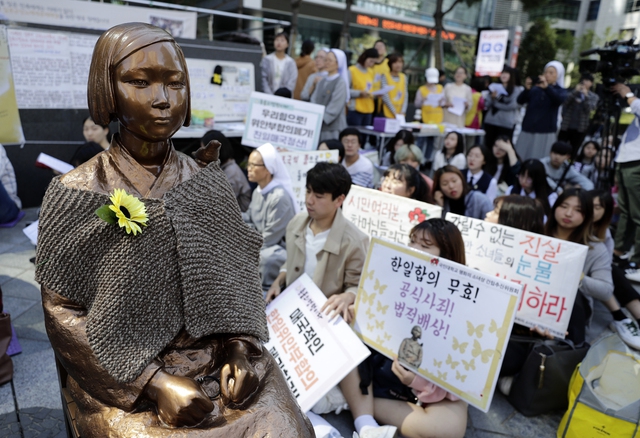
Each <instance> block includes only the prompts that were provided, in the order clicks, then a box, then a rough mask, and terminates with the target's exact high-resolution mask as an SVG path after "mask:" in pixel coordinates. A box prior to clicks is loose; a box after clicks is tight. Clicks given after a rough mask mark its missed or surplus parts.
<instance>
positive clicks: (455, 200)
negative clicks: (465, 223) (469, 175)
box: [433, 165, 493, 220]
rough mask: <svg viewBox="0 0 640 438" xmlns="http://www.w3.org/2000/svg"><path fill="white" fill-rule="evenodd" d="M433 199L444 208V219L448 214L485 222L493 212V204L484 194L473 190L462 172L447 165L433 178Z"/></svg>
mask: <svg viewBox="0 0 640 438" xmlns="http://www.w3.org/2000/svg"><path fill="white" fill-rule="evenodd" d="M433 199H434V200H435V202H436V204H438V205H439V206H441V207H442V217H443V218H444V217H445V216H446V215H447V213H449V212H451V213H455V214H459V215H463V216H468V217H472V218H475V219H481V220H483V219H484V218H485V216H486V215H487V213H488V212H490V211H491V210H493V204H492V203H491V201H490V200H489V198H487V196H486V195H485V194H484V193H481V192H479V191H477V190H471V188H470V187H469V185H468V184H467V182H466V181H465V179H464V176H463V175H462V172H460V169H458V168H457V167H455V166H451V165H446V166H444V167H443V168H441V169H439V170H438V171H437V172H436V174H435V176H434V177H433Z"/></svg>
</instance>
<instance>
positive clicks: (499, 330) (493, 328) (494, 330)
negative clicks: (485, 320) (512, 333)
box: [489, 319, 507, 338]
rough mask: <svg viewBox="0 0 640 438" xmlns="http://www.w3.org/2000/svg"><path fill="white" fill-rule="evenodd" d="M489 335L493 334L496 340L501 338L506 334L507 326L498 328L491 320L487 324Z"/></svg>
mask: <svg viewBox="0 0 640 438" xmlns="http://www.w3.org/2000/svg"><path fill="white" fill-rule="evenodd" d="M489 333H495V334H496V336H497V337H498V338H503V337H505V336H506V334H507V324H505V325H504V326H502V327H500V328H498V323H497V322H495V321H494V320H493V319H492V320H491V324H489Z"/></svg>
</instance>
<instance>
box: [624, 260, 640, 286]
mask: <svg viewBox="0 0 640 438" xmlns="http://www.w3.org/2000/svg"><path fill="white" fill-rule="evenodd" d="M623 269H624V276H625V277H627V280H629V281H636V282H640V269H638V266H636V264H635V263H633V262H629V263H627V265H626V266H625V267H624V268H623Z"/></svg>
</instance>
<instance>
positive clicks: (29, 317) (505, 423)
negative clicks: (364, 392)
mask: <svg viewBox="0 0 640 438" xmlns="http://www.w3.org/2000/svg"><path fill="white" fill-rule="evenodd" d="M26 213H27V214H26V216H25V217H24V218H23V219H22V221H21V222H20V223H18V225H16V226H15V227H14V228H11V229H0V286H2V291H3V296H4V304H5V311H6V312H8V313H10V314H11V318H12V321H13V325H14V327H15V329H16V331H17V334H18V338H19V340H20V344H21V345H22V349H23V352H22V353H21V354H19V355H16V356H13V363H14V367H15V374H14V378H13V382H11V383H7V384H5V385H2V386H0V437H12V438H13V437H16V438H18V437H24V438H30V437H65V436H66V434H65V431H64V420H63V415H62V410H61V403H60V394H59V390H58V380H57V375H56V370H55V364H54V354H53V350H52V349H51V345H50V344H49V341H48V339H47V335H46V332H45V328H44V320H43V318H44V315H43V312H42V306H41V298H40V289H39V286H38V284H37V283H36V282H35V280H34V274H35V267H34V265H33V264H32V263H30V262H29V259H30V258H31V257H34V256H35V249H34V247H33V245H32V244H31V243H30V242H29V240H28V239H27V237H26V236H25V235H24V234H23V232H22V230H23V228H24V227H25V226H26V225H27V224H28V223H30V222H32V221H34V220H35V219H36V214H37V209H28V210H26ZM608 320H610V316H608V315H607V312H606V310H604V307H599V308H597V309H596V315H595V318H594V324H593V326H592V331H591V333H590V336H591V338H592V337H593V336H595V335H597V334H598V333H599V332H602V330H603V329H604V327H606V325H607V323H608ZM325 417H326V418H327V420H329V422H330V423H332V424H334V425H335V426H336V427H337V428H338V429H339V430H340V432H341V433H342V434H343V435H344V437H345V438H351V436H352V434H353V420H352V418H351V415H350V413H348V412H345V413H342V414H340V415H327V416H325ZM561 417H562V412H556V413H553V414H548V415H541V416H538V417H534V418H527V417H524V416H523V415H522V414H520V413H519V412H517V411H516V410H515V409H514V408H513V407H512V406H511V405H510V404H509V402H507V400H506V399H505V397H504V396H502V395H501V394H500V393H499V392H498V393H496V395H495V396H494V399H493V403H492V405H491V410H490V411H489V413H487V414H484V413H482V412H480V411H479V410H477V409H475V408H472V407H470V408H469V419H468V423H467V433H466V435H465V437H466V438H488V437H518V438H520V437H532V438H546V437H548V438H552V437H555V436H556V429H557V427H558V424H559V422H560V419H561ZM229 438H234V437H229Z"/></svg>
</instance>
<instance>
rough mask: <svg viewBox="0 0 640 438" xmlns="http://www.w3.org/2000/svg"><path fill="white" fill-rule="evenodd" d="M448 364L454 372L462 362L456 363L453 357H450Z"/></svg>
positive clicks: (448, 357)
mask: <svg viewBox="0 0 640 438" xmlns="http://www.w3.org/2000/svg"><path fill="white" fill-rule="evenodd" d="M446 364H447V365H450V366H451V369H452V370H454V369H455V368H456V367H457V366H458V365H460V362H457V361H454V360H453V358H452V357H451V355H448V356H447V362H446Z"/></svg>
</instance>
